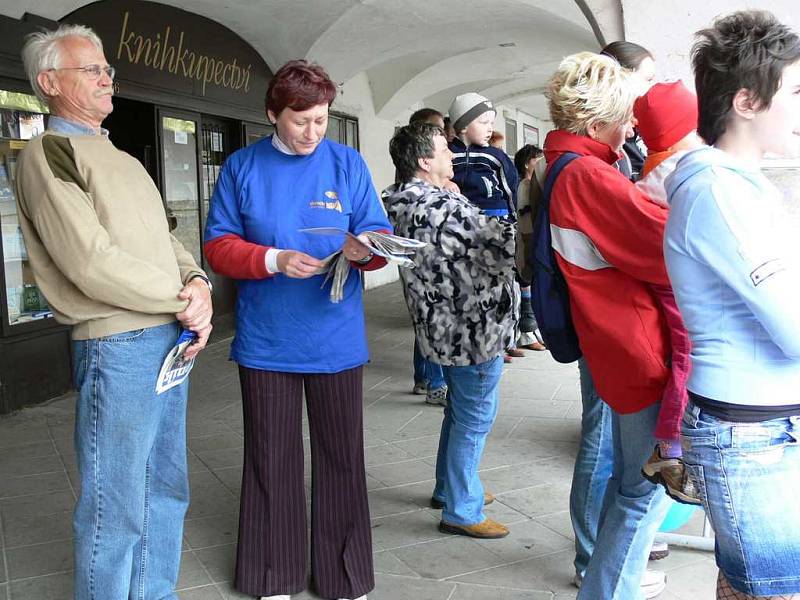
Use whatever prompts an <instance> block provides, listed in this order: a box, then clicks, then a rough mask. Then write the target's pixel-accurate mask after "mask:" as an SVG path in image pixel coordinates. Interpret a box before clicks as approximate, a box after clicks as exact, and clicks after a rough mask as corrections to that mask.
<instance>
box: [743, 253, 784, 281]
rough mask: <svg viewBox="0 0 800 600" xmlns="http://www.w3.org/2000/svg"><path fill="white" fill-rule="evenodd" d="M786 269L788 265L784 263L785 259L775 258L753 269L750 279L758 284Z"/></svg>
mask: <svg viewBox="0 0 800 600" xmlns="http://www.w3.org/2000/svg"><path fill="white" fill-rule="evenodd" d="M785 270H786V267H785V266H784V265H783V261H781V259H779V258H774V259H772V260H768V261H767V262H765V263H763V264H761V265H759V266H758V267H756V268H755V269H753V270H752V271H751V272H750V281H752V282H753V285H755V286H758V285H759V284H762V283H764V282H765V281H766V280H767V279H769V278H770V277H772V276H773V275H775V273H780V272H781V271H785Z"/></svg>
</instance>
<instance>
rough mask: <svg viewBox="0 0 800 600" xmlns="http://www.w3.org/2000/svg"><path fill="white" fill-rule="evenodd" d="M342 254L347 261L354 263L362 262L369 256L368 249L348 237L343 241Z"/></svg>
mask: <svg viewBox="0 0 800 600" xmlns="http://www.w3.org/2000/svg"><path fill="white" fill-rule="evenodd" d="M342 252H343V253H344V256H345V258H347V260H352V261H355V262H359V261H363V260H365V259H366V258H367V257H368V256H369V255H370V254H371V252H370V250H369V248H367V247H366V246H365V245H364V244H363V243H361V242H360V241H358V240H357V239H355V238H353V237H351V236H349V235H348V236H347V239H345V241H344V245H343V246H342Z"/></svg>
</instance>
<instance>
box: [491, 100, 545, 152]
mask: <svg viewBox="0 0 800 600" xmlns="http://www.w3.org/2000/svg"><path fill="white" fill-rule="evenodd" d="M506 119H513V120H515V121H516V122H517V150H518V149H520V148H522V146H523V145H524V144H525V133H524V127H523V126H524V125H531V126H533V127H536V128H537V129H538V130H539V144H538V146H539V147H540V148H541V147H542V144H544V138H545V136H546V135H547V133H548V132H549V131H550V130H551V129H553V124H552V122H550V121H549V120H544V119H541V118H538V117H535V116H533V115H531V114H528V113H526V112H523V111H521V110H519V109H517V108H515V107H513V106H508V105H504V104H500V105H498V107H497V119H495V122H494V127H495V129H497V131H499V132H500V133H502V134H503V135H505V136H506V141H508V131H506ZM506 152H508V154H509V155H510V156H511V157H512V158H513V157H514V152H513V151H512V149H511V148H509V147H508V146H506Z"/></svg>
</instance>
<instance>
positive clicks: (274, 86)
mask: <svg viewBox="0 0 800 600" xmlns="http://www.w3.org/2000/svg"><path fill="white" fill-rule="evenodd" d="M334 98H336V84H335V83H333V81H331V78H330V77H328V74H327V73H326V72H325V69H323V68H322V67H321V66H319V65H316V64H312V63H310V62H308V61H307V60H290V61H289V62H287V63H286V64H285V65H283V66H282V67H281V68H280V69H278V72H277V73H275V75H274V77H273V78H272V79H271V80H270V82H269V86H268V87H267V96H266V98H265V99H264V104H265V105H266V108H267V110H271V111H272V112H273V113H274V114H275V116H277V115H279V114H280V113H281V111H282V110H283V109H284V108H286V107H287V106H288V107H289V108H291V109H292V110H308V109H309V108H311V107H312V106H316V105H317V104H327V105H328V106H330V105H331V102H333V99H334Z"/></svg>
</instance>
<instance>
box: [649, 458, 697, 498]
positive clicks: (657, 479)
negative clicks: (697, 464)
mask: <svg viewBox="0 0 800 600" xmlns="http://www.w3.org/2000/svg"><path fill="white" fill-rule="evenodd" d="M642 475H644V478H645V479H647V480H648V481H650V482H651V483H655V484H656V485H658V484H661V485H663V486H664V488H665V489H666V492H667V495H668V496H669V497H670V498H672V499H673V500H675V501H676V502H681V503H682V504H691V505H692V506H701V505H702V504H703V502H702V501H701V500H700V497H699V494H698V492H697V487H696V486H695V484H694V481H693V480H692V478H691V477H689V473H688V472H687V471H686V466H685V465H684V464H683V461H682V460H681V459H679V458H662V457H661V452H660V451H659V449H658V445H656V447H655V450H653V454H651V455H650V458H649V459H647V462H646V463H645V464H644V467H642Z"/></svg>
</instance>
